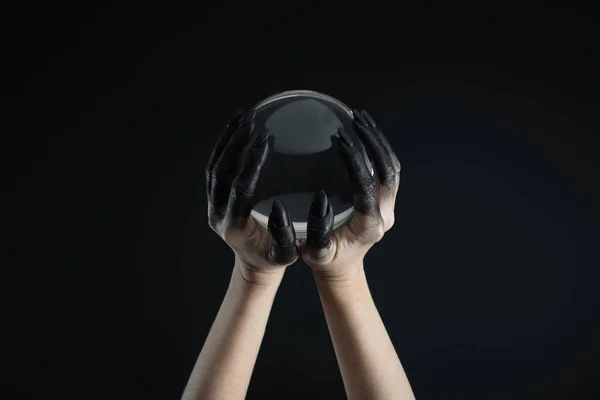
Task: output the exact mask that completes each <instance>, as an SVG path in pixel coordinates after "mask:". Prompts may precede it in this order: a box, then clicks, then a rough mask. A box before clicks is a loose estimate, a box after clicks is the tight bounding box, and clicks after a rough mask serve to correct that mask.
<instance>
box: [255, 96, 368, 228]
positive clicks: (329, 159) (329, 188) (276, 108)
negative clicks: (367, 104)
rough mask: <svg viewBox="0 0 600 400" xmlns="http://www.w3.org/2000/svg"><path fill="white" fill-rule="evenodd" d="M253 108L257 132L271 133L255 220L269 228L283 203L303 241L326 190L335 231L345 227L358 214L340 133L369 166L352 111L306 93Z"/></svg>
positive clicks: (276, 97) (339, 104)
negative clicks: (350, 140)
mask: <svg viewBox="0 0 600 400" xmlns="http://www.w3.org/2000/svg"><path fill="white" fill-rule="evenodd" d="M254 108H255V109H256V110H257V112H256V119H255V123H256V131H257V132H259V131H260V130H262V129H268V131H269V132H270V135H269V139H268V140H269V155H268V157H267V160H266V162H265V164H264V166H263V169H262V171H261V175H260V178H259V181H258V185H257V190H256V194H255V201H256V202H257V204H256V205H255V206H254V209H253V211H252V216H253V217H254V218H255V219H256V220H257V221H258V222H259V224H260V225H262V226H263V227H265V228H266V226H267V222H268V216H269V214H270V213H271V209H272V205H273V201H274V200H276V199H279V200H281V201H283V203H284V204H285V205H286V207H287V209H288V212H289V213H290V216H291V218H292V221H293V223H294V228H295V229H296V235H297V238H299V239H302V238H305V237H306V221H307V217H308V213H309V209H310V205H311V203H312V200H313V198H314V196H315V193H316V192H318V191H319V190H324V191H325V193H327V197H328V198H329V201H330V203H331V206H332V208H333V211H334V214H335V217H334V228H337V227H339V226H340V225H342V224H343V223H344V222H346V221H347V220H348V219H349V218H350V217H351V216H352V214H353V212H354V207H353V205H352V200H353V193H352V189H351V185H350V180H349V177H348V172H347V170H346V166H345V165H344V163H343V161H342V158H341V156H340V153H339V146H340V142H339V135H338V133H337V130H338V129H339V128H344V129H345V131H346V132H348V134H349V135H350V136H351V137H352V138H353V139H354V140H355V142H356V143H357V145H358V147H359V149H360V150H361V151H362V153H363V156H364V157H365V162H366V163H367V164H368V165H369V166H370V163H369V160H368V158H367V155H366V153H365V151H364V147H363V146H362V144H361V143H360V140H359V139H358V137H357V136H356V133H355V132H354V129H353V128H352V120H353V115H352V111H351V110H350V109H349V108H348V107H347V106H346V105H344V104H343V103H342V102H340V101H339V100H337V99H335V98H333V97H331V96H328V95H326V94H323V93H318V92H313V91H308V90H294V91H287V92H282V93H278V94H276V95H273V96H270V97H268V98H267V99H265V100H263V101H261V102H260V103H258V104H257V105H256V106H255V107H254Z"/></svg>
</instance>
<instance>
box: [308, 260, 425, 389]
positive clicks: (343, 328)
mask: <svg viewBox="0 0 600 400" xmlns="http://www.w3.org/2000/svg"><path fill="white" fill-rule="evenodd" d="M361 264H362V263H361ZM358 271H359V273H358V274H357V275H356V276H355V277H352V278H351V279H347V280H344V281H339V282H331V281H328V280H325V279H320V278H319V277H318V275H315V280H316V282H317V287H318V290H319V296H320V297H321V302H322V305H323V310H324V311H325V316H326V319H327V325H328V327H329V332H330V334H331V338H332V341H333V346H334V349H335V353H336V357H337V360H338V364H339V367H340V371H341V374H342V379H343V381H344V387H345V388H346V394H347V396H348V399H350V400H352V399H361V400H375V399H386V400H392V399H403V400H404V399H414V394H413V392H412V390H411V388H410V384H409V382H408V379H407V377H406V374H405V372H404V369H403V368H402V364H401V363H400V360H399V358H398V355H397V354H396V351H395V349H394V346H393V344H392V342H391V340H390V338H389V336H388V333H387V331H386V329H385V326H384V325H383V321H382V320H381V317H380V316H379V312H378V311H377V308H376V307H375V303H374V302H373V298H372V296H371V293H370V291H369V287H368V285H367V279H366V276H365V273H364V269H363V268H362V265H361V266H360V269H359V270H358Z"/></svg>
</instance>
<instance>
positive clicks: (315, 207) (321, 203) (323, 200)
mask: <svg viewBox="0 0 600 400" xmlns="http://www.w3.org/2000/svg"><path fill="white" fill-rule="evenodd" d="M328 209H329V201H328V199H327V193H325V191H324V190H319V191H318V192H317V193H316V194H315V197H314V199H313V202H312V204H311V206H310V214H311V215H313V216H315V217H318V218H323V217H325V216H326V215H327V210H328Z"/></svg>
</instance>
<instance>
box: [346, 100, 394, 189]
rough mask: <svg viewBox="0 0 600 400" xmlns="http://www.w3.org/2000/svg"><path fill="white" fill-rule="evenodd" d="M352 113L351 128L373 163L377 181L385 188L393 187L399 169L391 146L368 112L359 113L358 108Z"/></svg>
mask: <svg viewBox="0 0 600 400" xmlns="http://www.w3.org/2000/svg"><path fill="white" fill-rule="evenodd" d="M353 113H354V116H355V118H354V121H353V128H354V130H355V132H356V134H357V135H358V137H359V138H360V139H361V141H362V142H363V144H364V145H365V148H366V150H367V152H368V153H369V155H370V156H371V159H372V161H373V163H374V164H375V175H376V176H377V179H378V180H379V183H380V184H381V185H382V186H383V187H385V188H387V189H393V188H394V187H395V186H396V184H397V178H398V174H399V172H400V171H399V169H398V170H397V168H396V165H395V160H396V158H395V155H394V152H393V151H392V148H391V146H390V145H389V143H388V141H387V139H386V138H385V137H384V136H383V134H382V133H381V132H380V131H379V129H377V127H376V125H375V122H374V121H373V118H372V117H371V116H370V115H369V114H368V113H366V112H364V111H363V112H362V114H361V112H360V111H358V110H354V111H353Z"/></svg>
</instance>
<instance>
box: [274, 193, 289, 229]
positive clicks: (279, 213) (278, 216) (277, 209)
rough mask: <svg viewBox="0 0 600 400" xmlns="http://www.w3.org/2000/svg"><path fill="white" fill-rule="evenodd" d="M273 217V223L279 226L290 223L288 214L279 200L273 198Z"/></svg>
mask: <svg viewBox="0 0 600 400" xmlns="http://www.w3.org/2000/svg"><path fill="white" fill-rule="evenodd" d="M273 218H274V220H273V222H274V223H275V225H276V226H278V227H280V228H286V227H288V226H289V225H290V222H291V221H290V216H289V215H288V213H287V211H286V209H285V206H284V205H283V203H282V202H281V200H275V201H274V202H273Z"/></svg>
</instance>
